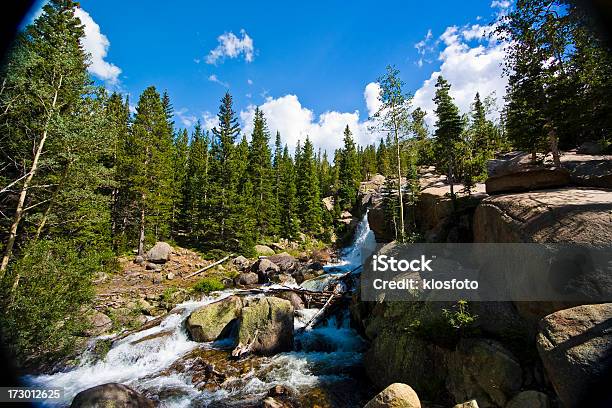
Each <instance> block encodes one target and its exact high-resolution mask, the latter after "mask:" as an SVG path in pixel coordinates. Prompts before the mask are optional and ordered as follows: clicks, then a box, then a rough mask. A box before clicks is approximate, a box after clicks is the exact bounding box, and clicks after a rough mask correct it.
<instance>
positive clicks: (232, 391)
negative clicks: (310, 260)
mask: <svg viewBox="0 0 612 408" xmlns="http://www.w3.org/2000/svg"><path fill="white" fill-rule="evenodd" d="M374 244H375V242H374V236H373V233H372V231H370V229H369V226H368V223H367V214H366V215H365V216H364V217H363V219H362V220H361V222H360V223H359V225H358V227H357V229H356V233H355V238H354V240H353V244H352V245H351V246H350V247H348V248H346V249H345V250H344V251H342V253H341V257H340V260H339V261H338V262H337V263H335V264H332V265H329V266H326V268H325V269H326V270H327V271H328V272H329V273H328V274H326V275H323V276H329V277H333V275H335V274H337V273H339V272H344V271H346V270H350V269H352V268H354V267H356V266H358V265H360V264H361V262H362V256H367V255H369V252H368V251H371V250H373V245H374ZM305 286H308V284H306V285H305ZM315 286H316V285H315ZM233 292H234V291H233V290H226V291H223V292H220V293H217V294H216V295H215V296H210V297H204V298H202V300H200V301H188V302H185V303H182V304H180V305H178V306H177V310H180V311H181V312H180V313H178V314H171V315H169V316H167V317H166V318H165V319H164V320H163V322H162V323H161V324H160V325H159V326H157V327H153V328H150V329H147V330H143V331H141V332H137V333H134V334H131V335H129V336H127V337H125V338H123V339H122V340H120V341H118V342H115V343H114V344H113V346H112V348H111V349H110V351H109V352H108V354H107V355H106V356H105V357H104V358H103V359H101V360H98V361H92V358H91V357H90V353H89V352H85V353H83V355H82V356H81V363H80V365H78V366H77V367H76V368H72V369H70V370H67V371H64V372H59V373H55V374H51V375H40V376H28V377H26V382H27V383H28V384H29V385H31V386H47V387H63V388H64V389H65V393H64V396H65V400H64V401H62V402H61V403H58V404H57V405H56V406H64V405H69V404H70V402H71V400H72V399H73V398H74V396H75V395H76V394H77V393H78V392H80V391H82V390H85V389H87V388H91V387H94V386H96V385H100V384H104V383H109V382H119V383H123V384H126V385H129V386H131V387H133V388H135V389H137V390H140V391H142V392H144V393H145V394H146V395H148V396H152V397H154V398H157V399H159V400H160V406H162V407H191V406H194V407H195V406H208V405H211V404H214V403H218V402H221V401H234V402H239V401H244V400H250V401H252V399H253V398H257V397H261V396H263V395H265V393H266V392H267V391H268V390H269V389H270V388H271V387H273V386H274V385H277V384H281V385H285V386H289V387H291V388H294V389H297V390H299V391H300V393H308V392H309V390H313V389H316V388H325V389H326V390H327V387H330V384H331V387H332V388H334V390H340V391H334V392H338V393H340V395H338V396H337V398H338V401H347V404H349V403H348V401H349V400H350V399H351V398H352V399H353V400H354V401H355V403H357V402H358V401H359V399H358V397H359V395H360V392H363V390H359V389H358V388H359V386H358V385H356V382H355V379H353V378H352V377H351V376H352V373H354V372H355V370H356V369H359V368H360V367H361V359H362V352H363V350H364V342H363V340H362V339H361V338H360V337H359V336H358V335H357V334H356V333H355V331H354V330H353V329H352V328H350V326H349V318H348V310H345V311H344V313H343V314H341V315H339V316H338V315H337V316H335V317H332V318H330V319H328V321H327V322H325V324H323V325H321V326H318V327H316V328H314V329H311V330H307V331H304V332H302V333H300V334H298V335H296V338H295V344H296V347H295V350H294V351H292V352H287V353H279V354H277V355H275V356H273V357H266V358H259V359H260V361H259V363H260V364H259V366H257V367H255V368H253V369H252V370H251V371H250V372H249V373H248V374H247V375H244V376H242V377H241V378H240V379H239V380H238V381H237V382H236V383H235V384H233V386H232V387H228V388H222V389H219V390H216V391H207V390H198V389H196V388H195V386H194V384H193V383H192V378H191V376H190V375H189V372H188V371H187V372H184V373H180V374H177V373H168V372H167V369H168V368H169V367H170V366H171V365H172V364H173V363H174V362H175V361H177V360H179V359H180V358H181V357H183V356H185V355H186V354H187V353H189V352H192V351H194V350H196V349H198V348H202V349H216V348H220V347H222V346H223V344H218V343H214V342H211V343H197V342H193V341H191V340H189V337H188V334H187V331H186V329H185V324H184V322H185V320H186V319H187V317H188V316H189V314H190V313H191V312H192V311H193V310H195V309H197V308H199V307H201V306H203V305H206V304H207V303H210V302H212V301H214V300H217V299H219V298H220V297H226V296H229V295H231V294H232V293H233ZM316 312H317V309H304V310H300V311H298V312H297V313H296V316H295V321H294V323H295V324H294V325H295V328H299V327H303V326H304V325H305V324H306V322H307V321H309V320H310V318H311V317H312V316H313V315H314V313H316ZM99 339H100V340H103V339H104V338H103V337H102V338H99ZM354 388H356V389H354ZM342 392H344V394H342ZM332 394H333V393H332ZM355 398H357V400H355ZM339 404H340V406H342V404H343V403H342V402H340V403H339ZM349 405H350V404H349ZM47 406H49V405H47Z"/></svg>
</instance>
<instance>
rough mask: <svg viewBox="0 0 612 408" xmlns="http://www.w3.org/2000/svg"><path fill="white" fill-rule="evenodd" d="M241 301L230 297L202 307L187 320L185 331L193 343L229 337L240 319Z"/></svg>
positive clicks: (235, 297)
mask: <svg viewBox="0 0 612 408" xmlns="http://www.w3.org/2000/svg"><path fill="white" fill-rule="evenodd" d="M241 309H242V301H241V300H240V298H239V297H238V296H230V297H227V298H225V299H223V300H221V301H219V302H214V303H210V304H208V305H205V306H202V307H201V308H199V309H197V310H195V311H194V312H192V313H191V315H190V316H189V318H188V319H187V330H188V331H189V334H190V335H191V337H192V338H193V340H195V341H201V342H206V341H213V340H216V339H219V338H224V337H227V336H229V335H230V332H231V328H232V326H233V325H234V324H235V323H236V322H237V321H238V319H239V317H240V310H241Z"/></svg>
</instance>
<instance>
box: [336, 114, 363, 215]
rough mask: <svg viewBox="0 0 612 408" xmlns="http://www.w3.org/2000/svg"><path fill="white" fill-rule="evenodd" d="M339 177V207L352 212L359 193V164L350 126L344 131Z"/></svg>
mask: <svg viewBox="0 0 612 408" xmlns="http://www.w3.org/2000/svg"><path fill="white" fill-rule="evenodd" d="M339 177H340V180H339V181H340V186H339V189H338V201H339V205H340V207H341V209H343V210H350V209H352V208H353V206H354V205H355V200H356V199H357V193H358V191H359V164H358V162H357V152H356V150H355V142H354V141H353V137H352V134H351V130H350V129H349V127H348V125H347V126H346V128H345V129H344V149H343V150H342V152H341V153H340V169H339Z"/></svg>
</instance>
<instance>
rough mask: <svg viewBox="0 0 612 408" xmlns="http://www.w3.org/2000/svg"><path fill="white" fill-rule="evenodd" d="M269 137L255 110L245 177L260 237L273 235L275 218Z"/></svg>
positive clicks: (259, 112) (262, 116)
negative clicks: (250, 193) (250, 189)
mask: <svg viewBox="0 0 612 408" xmlns="http://www.w3.org/2000/svg"><path fill="white" fill-rule="evenodd" d="M269 144H270V137H269V135H268V129H267V126H266V119H265V117H264V114H263V112H262V111H261V110H260V109H259V108H256V109H255V118H254V121H253V134H252V135H251V144H250V146H249V152H248V168H247V176H248V178H249V180H250V182H251V185H252V190H253V196H252V197H251V199H250V205H251V206H252V208H253V210H254V213H255V214H257V217H256V228H257V231H258V232H259V235H260V237H264V236H266V235H268V234H270V233H272V234H273V233H274V232H275V231H274V224H275V222H274V219H275V217H276V214H275V208H274V197H273V194H274V193H273V190H272V187H273V179H272V162H271V157H270V147H269Z"/></svg>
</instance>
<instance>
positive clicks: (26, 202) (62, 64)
mask: <svg viewBox="0 0 612 408" xmlns="http://www.w3.org/2000/svg"><path fill="white" fill-rule="evenodd" d="M74 7H75V3H74V2H72V1H68V0H53V1H50V2H49V3H48V4H47V5H45V6H44V8H43V14H42V15H41V16H40V17H39V18H38V19H37V20H36V21H35V22H34V24H32V25H30V26H28V27H27V29H26V30H25V32H24V33H22V34H20V35H19V36H18V38H17V40H16V42H15V44H14V46H13V48H12V50H11V53H10V55H9V59H8V61H9V62H8V63H7V64H6V65H5V66H3V68H2V71H1V73H0V76H2V82H3V87H2V89H3V92H2V94H1V95H0V98H1V100H0V105H1V107H2V109H1V112H2V121H1V122H2V125H1V126H2V134H3V137H4V138H5V139H6V140H7V142H5V143H8V146H5V147H4V148H3V149H2V158H1V164H2V168H3V175H2V179H3V180H2V181H4V182H5V185H6V186H7V187H4V188H3V192H6V191H7V189H8V190H11V189H13V190H18V191H19V193H18V194H17V196H16V197H11V199H10V204H7V205H6V206H5V207H6V208H3V209H2V210H3V213H4V214H5V215H7V216H9V217H10V218H11V221H10V224H9V225H7V227H8V228H6V230H7V231H8V234H6V235H4V234H3V238H5V239H6V241H5V242H6V244H5V246H4V248H3V249H4V256H3V258H2V262H1V263H0V278H1V277H2V276H3V275H4V273H5V271H6V269H7V267H8V263H9V261H10V260H11V257H12V255H13V249H14V245H15V242H16V241H17V239H18V233H19V228H20V226H21V221H22V220H23V218H24V216H26V215H27V213H28V211H29V210H28V208H30V209H31V208H36V207H32V205H35V204H37V203H40V202H42V201H44V200H45V199H46V197H44V194H43V197H36V190H37V189H36V188H34V187H33V183H36V178H37V177H38V176H39V174H40V173H41V172H46V171H45V168H46V167H47V166H53V157H52V155H50V154H49V153H48V151H49V150H50V148H51V146H49V145H50V144H51V142H53V139H54V138H56V137H57V136H58V135H61V134H65V132H64V131H63V129H62V128H63V126H66V127H73V125H74V127H73V129H74V128H78V126H79V125H83V123H82V122H81V123H79V121H81V119H82V117H80V116H79V115H75V112H77V111H78V110H79V109H81V108H82V104H83V102H84V101H83V98H82V96H83V95H85V94H86V93H88V90H87V86H88V85H89V83H90V80H89V77H88V75H87V72H86V67H87V65H86V64H87V62H86V55H85V52H84V51H83V48H82V47H81V45H80V39H81V37H83V35H84V31H83V26H82V25H81V24H80V21H79V19H78V18H76V17H75V15H74ZM41 184H43V183H41ZM50 194H53V193H52V192H50Z"/></svg>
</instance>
